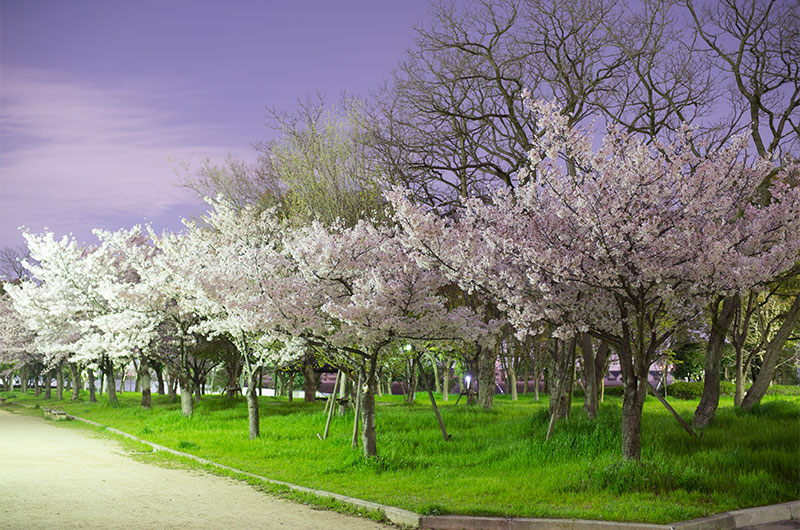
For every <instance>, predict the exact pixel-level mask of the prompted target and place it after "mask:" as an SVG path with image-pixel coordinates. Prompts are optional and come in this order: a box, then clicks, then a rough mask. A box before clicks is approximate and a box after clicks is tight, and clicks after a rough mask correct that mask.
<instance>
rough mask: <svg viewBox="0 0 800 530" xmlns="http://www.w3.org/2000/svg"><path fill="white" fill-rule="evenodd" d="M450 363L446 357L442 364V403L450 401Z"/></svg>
mask: <svg viewBox="0 0 800 530" xmlns="http://www.w3.org/2000/svg"><path fill="white" fill-rule="evenodd" d="M451 363H452V361H451V360H450V358H449V357H448V358H447V359H445V362H444V374H443V375H444V377H443V378H442V401H447V400H448V399H450V396H449V394H450V364H451Z"/></svg>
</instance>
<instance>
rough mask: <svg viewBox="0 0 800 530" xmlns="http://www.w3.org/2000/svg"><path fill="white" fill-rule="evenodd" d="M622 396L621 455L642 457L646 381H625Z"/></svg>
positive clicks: (636, 458) (638, 458)
mask: <svg viewBox="0 0 800 530" xmlns="http://www.w3.org/2000/svg"><path fill="white" fill-rule="evenodd" d="M624 385H625V388H624V390H623V392H624V393H623V398H622V456H623V458H625V459H629V460H641V458H642V408H643V407H644V400H645V397H646V396H647V382H646V381H638V384H637V381H636V380H634V381H625V383H624Z"/></svg>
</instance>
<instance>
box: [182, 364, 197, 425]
mask: <svg viewBox="0 0 800 530" xmlns="http://www.w3.org/2000/svg"><path fill="white" fill-rule="evenodd" d="M180 383H181V413H182V414H183V415H184V416H186V417H187V418H191V417H192V414H193V413H194V401H193V400H192V379H191V377H189V376H188V375H186V374H181V375H180Z"/></svg>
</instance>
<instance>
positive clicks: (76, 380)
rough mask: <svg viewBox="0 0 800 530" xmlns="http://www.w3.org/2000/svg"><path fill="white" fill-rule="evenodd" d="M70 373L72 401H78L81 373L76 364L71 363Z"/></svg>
mask: <svg viewBox="0 0 800 530" xmlns="http://www.w3.org/2000/svg"><path fill="white" fill-rule="evenodd" d="M69 371H70V375H71V376H72V397H71V398H70V400H71V401H78V398H79V397H80V391H81V372H80V370H78V365H77V364H76V363H69Z"/></svg>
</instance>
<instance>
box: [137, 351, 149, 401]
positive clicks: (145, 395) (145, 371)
mask: <svg viewBox="0 0 800 530" xmlns="http://www.w3.org/2000/svg"><path fill="white" fill-rule="evenodd" d="M139 380H140V381H141V384H142V407H144V408H146V409H149V408H150V405H151V395H150V394H151V390H150V366H149V363H148V362H147V361H145V360H144V359H143V360H142V362H141V364H140V365H139Z"/></svg>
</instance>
